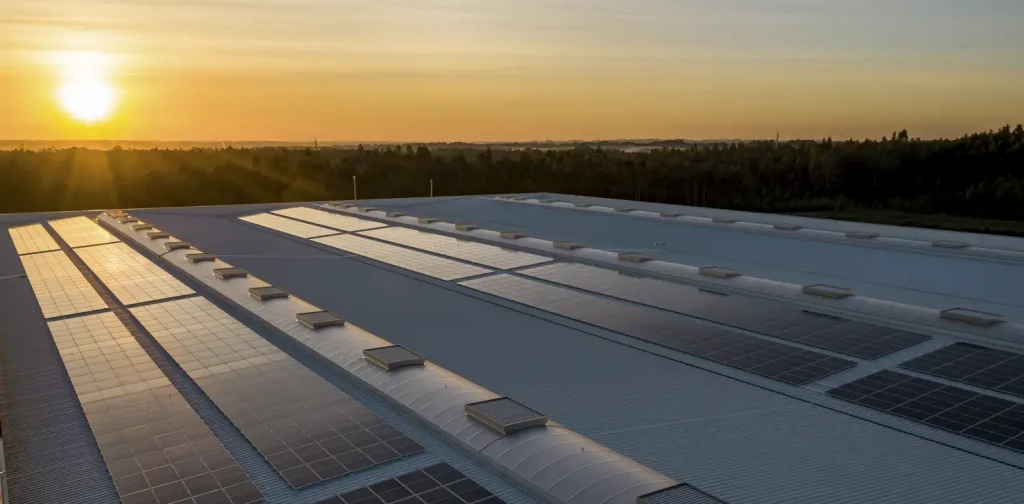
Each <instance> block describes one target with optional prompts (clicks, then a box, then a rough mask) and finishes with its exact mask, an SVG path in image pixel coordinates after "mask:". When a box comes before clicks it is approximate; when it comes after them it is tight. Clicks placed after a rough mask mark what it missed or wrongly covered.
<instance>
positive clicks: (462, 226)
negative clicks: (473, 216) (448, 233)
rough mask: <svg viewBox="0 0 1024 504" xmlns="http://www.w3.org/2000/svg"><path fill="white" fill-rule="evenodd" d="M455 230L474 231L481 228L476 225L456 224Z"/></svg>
mask: <svg viewBox="0 0 1024 504" xmlns="http://www.w3.org/2000/svg"><path fill="white" fill-rule="evenodd" d="M455 229H458V230H459V231H472V230H474V229H479V228H478V227H476V226H474V225H472V224H456V225H455Z"/></svg>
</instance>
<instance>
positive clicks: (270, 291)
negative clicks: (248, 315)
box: [249, 285, 290, 301]
mask: <svg viewBox="0 0 1024 504" xmlns="http://www.w3.org/2000/svg"><path fill="white" fill-rule="evenodd" d="M249 296H250V297H252V298H253V299H258V300H260V301H266V300H268V299H283V298H286V297H288V296H290V294H288V291H286V290H284V289H282V288H280V287H276V286H273V285H268V286H266V287H252V288H250V289H249Z"/></svg>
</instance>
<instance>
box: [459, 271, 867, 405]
mask: <svg viewBox="0 0 1024 504" xmlns="http://www.w3.org/2000/svg"><path fill="white" fill-rule="evenodd" d="M460 285H463V286H465V287H469V288H471V289H475V290H478V291H481V292H486V293H488V294H491V295H494V296H498V297H502V298H505V299H508V300H511V301H515V302H518V303H521V304H525V305H527V306H532V307H535V308H539V309H541V310H545V311H548V312H551V313H555V314H557V315H561V316H564V317H568V318H572V319H575V320H578V321H580V322H585V323H588V324H592V325H595V326H598V327H604V328H607V329H611V330H613V331H616V332H620V333H622V334H625V335H628V336H632V337H635V338H638V339H641V340H645V341H649V342H651V343H655V344H658V345H662V346H665V347H668V348H672V349H674V350H679V351H681V352H684V353H688V354H691V355H694V356H697V357H701V358H705V359H708V360H711V361H714V362H718V363H721V364H725V365H727V366H731V367H735V368H738V369H742V370H745V371H750V372H752V373H756V374H760V375H762V376H766V377H768V378H772V379H775V380H779V381H782V382H785V383H789V384H793V385H803V384H806V383H810V382H813V381H817V380H820V379H821V378H824V377H826V376H829V375H831V374H834V373H837V372H839V371H842V370H844V369H848V368H850V367H853V366H854V365H855V363H853V362H852V361H848V360H845V359H839V358H836V357H831V356H828V355H824V354H819V353H817V352H813V351H810V350H804V349H802V348H797V347H792V346H789V345H784V344H781V343H776V342H774V341H769V340H763V339H759V338H756V337H753V336H747V335H745V334H740V333H736V332H733V331H730V330H728V329H725V328H720V327H714V326H711V325H707V324H701V323H699V322H696V321H693V320H689V319H686V318H684V317H680V316H678V315H675V314H671V313H666V312H661V311H656V310H651V309H649V308H644V307H642V306H638V305H634V304H630V303H625V302H622V301H617V300H612V299H607V298H602V297H597V296H593V295H589V294H583V293H579V292H576V291H573V290H569V289H565V288H562V287H555V286H551V285H547V284H543V283H539V282H535V281H532V280H527V279H523V278H518V277H513V276H510V275H495V276H491V277H485V278H480V279H476V280H468V281H464V282H461V283H460Z"/></svg>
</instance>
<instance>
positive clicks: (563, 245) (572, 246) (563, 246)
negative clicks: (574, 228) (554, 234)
mask: <svg viewBox="0 0 1024 504" xmlns="http://www.w3.org/2000/svg"><path fill="white" fill-rule="evenodd" d="M553 245H554V247H555V248H556V249H558V250H576V249H581V248H583V244H582V243H573V242H555V243H554V244H553Z"/></svg>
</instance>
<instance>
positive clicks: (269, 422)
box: [131, 298, 422, 488]
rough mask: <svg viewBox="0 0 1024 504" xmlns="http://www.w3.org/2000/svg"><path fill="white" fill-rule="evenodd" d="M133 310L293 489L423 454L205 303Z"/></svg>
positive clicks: (194, 300)
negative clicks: (384, 429) (417, 453)
mask: <svg viewBox="0 0 1024 504" xmlns="http://www.w3.org/2000/svg"><path fill="white" fill-rule="evenodd" d="M131 311H132V313H133V314H134V315H135V316H136V317H137V318H138V319H139V321H140V322H141V323H142V325H143V326H144V327H145V328H146V329H147V330H148V331H149V332H150V333H151V334H152V335H153V337H154V338H155V339H156V340H157V342H158V343H159V344H160V346H162V347H163V348H164V349H165V350H167V352H168V353H169V354H170V355H171V357H172V358H173V359H174V360H175V361H176V362H177V363H178V364H179V365H180V366H181V367H182V369H184V370H185V372H186V373H187V374H188V375H189V377H191V378H192V379H193V380H195V382H196V383H197V384H198V385H199V387H200V388H202V389H203V392H205V393H206V394H207V395H208V396H209V397H210V399H211V400H212V401H213V403H214V404H216V405H217V407H218V408H219V409H220V410H221V411H222V412H224V415H225V416H226V417H227V418H228V420H230V421H231V422H232V423H234V424H235V426H237V427H238V429H239V430H240V431H241V432H242V434H243V435H244V436H245V437H246V439H248V440H249V441H250V442H251V443H252V444H253V446H255V447H256V449H257V450H258V451H259V452H260V453H261V454H262V455H263V456H264V457H265V458H266V459H267V460H268V461H269V462H270V463H271V465H273V466H274V468H275V469H277V471H278V472H279V473H280V474H281V476H282V477H283V478H284V479H285V480H286V481H287V482H288V483H289V485H291V486H292V487H293V488H302V487H305V486H308V485H311V484H314V483H317V482H319V481H323V480H324V479H328V478H333V477H336V476H340V475H342V474H348V473H350V472H354V471H357V470H360V469H363V468H366V467H370V466H373V465H376V464H379V463H383V462H385V461H388V460H392V459H395V458H399V457H402V456H404V455H409V454H411V453H416V452H419V451H421V450H422V447H421V446H419V445H418V444H416V443H415V442H414V441H412V440H410V439H408V438H407V437H405V436H404V435H402V434H401V433H400V432H398V431H397V430H395V429H393V428H391V429H387V431H388V432H389V433H390V434H389V435H385V436H384V437H383V438H382V437H378V436H377V435H376V434H375V433H377V432H382V430H381V429H380V427H381V426H387V424H386V423H385V422H384V421H383V420H381V419H380V418H378V417H377V416H376V415H374V414H373V413H372V412H370V411H369V410H367V409H366V408H365V407H364V406H363V405H362V404H359V403H358V402H356V401H355V400H354V399H352V398H351V397H349V396H348V395H346V394H345V393H343V392H341V391H340V390H338V389H337V388H335V387H334V386H333V385H331V384H330V383H328V382H326V381H325V380H323V379H322V378H320V377H319V376H317V375H316V374H315V373H313V372H312V371H310V370H309V369H308V368H306V367H305V366H303V365H302V364H301V363H299V362H297V361H295V360H294V359H292V358H291V357H290V356H288V354H285V353H284V352H282V351H280V350H278V349H277V348H276V347H274V346H273V345H272V344H270V343H269V342H267V341H266V340H264V339H263V338H262V337H260V336H259V335H257V334H256V333H254V332H252V331H251V330H249V329H248V328H246V327H245V326H244V325H243V324H241V323H240V322H239V321H238V320H236V319H234V318H232V317H231V316H230V315H228V314H227V313H224V312H223V311H221V310H220V309H219V308H217V307H216V306H214V305H213V304H212V303H210V302H209V301H207V300H205V299H200V298H190V299H183V300H180V301H172V302H167V303H160V304H153V305H147V306H143V307H137V308H133V309H132V310H131Z"/></svg>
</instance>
